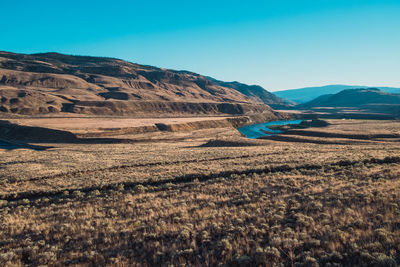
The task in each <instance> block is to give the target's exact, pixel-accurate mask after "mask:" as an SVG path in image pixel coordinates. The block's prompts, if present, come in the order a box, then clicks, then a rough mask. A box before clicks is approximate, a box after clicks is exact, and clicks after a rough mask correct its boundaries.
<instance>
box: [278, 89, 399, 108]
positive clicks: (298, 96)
mask: <svg viewBox="0 0 400 267" xmlns="http://www.w3.org/2000/svg"><path fill="white" fill-rule="evenodd" d="M357 88H368V86H358V85H327V86H319V87H305V88H300V89H290V90H283V91H276V92H273V93H274V94H275V95H276V96H278V97H280V98H285V99H288V100H290V101H293V102H296V103H299V104H302V103H306V102H308V101H311V100H313V99H315V98H317V97H319V96H322V95H325V94H336V93H339V92H340V91H343V90H345V89H357ZM376 88H377V89H380V90H382V91H384V92H387V93H398V94H400V88H393V87H376Z"/></svg>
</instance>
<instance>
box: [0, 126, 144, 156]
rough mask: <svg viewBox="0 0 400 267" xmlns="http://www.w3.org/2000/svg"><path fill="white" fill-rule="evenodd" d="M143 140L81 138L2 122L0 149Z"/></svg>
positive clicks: (35, 148)
mask: <svg viewBox="0 0 400 267" xmlns="http://www.w3.org/2000/svg"><path fill="white" fill-rule="evenodd" d="M142 141H143V140H141V141H139V140H132V139H121V138H101V137H93V138H92V137H91V138H79V137H77V136H76V135H75V134H73V133H71V132H68V131H62V130H54V129H49V128H44V127H32V126H24V125H18V124H14V123H11V122H9V121H5V120H0V149H7V150H13V149H20V148H26V149H33V150H38V151H40V150H46V149H48V148H52V147H51V146H40V145H31V144H29V143H35V144H40V143H43V144H48V143H60V144H121V143H135V142H142Z"/></svg>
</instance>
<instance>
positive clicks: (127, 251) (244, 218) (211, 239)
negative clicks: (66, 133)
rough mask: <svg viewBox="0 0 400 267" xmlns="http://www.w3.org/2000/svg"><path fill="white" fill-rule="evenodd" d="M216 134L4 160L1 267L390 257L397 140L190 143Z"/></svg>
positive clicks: (398, 189)
mask: <svg viewBox="0 0 400 267" xmlns="http://www.w3.org/2000/svg"><path fill="white" fill-rule="evenodd" d="M366 124H368V125H367V126H365V125H363V124H354V125H353V126H352V128H351V131H353V132H358V133H360V134H361V131H364V129H365V128H368V127H370V128H371V131H376V132H380V130H379V129H376V128H374V127H384V128H385V129H384V130H383V132H385V131H391V130H396V131H397V129H398V128H399V123H396V122H392V125H391V124H389V123H387V122H383V123H382V124H379V122H369V123H368V122H366ZM370 124H371V125H370ZM357 125H361V126H362V127H361V126H360V128H358V126H357ZM334 127H338V130H339V128H340V127H339V126H338V125H335V126H334ZM343 127H344V128H343V129H342V131H345V130H347V128H346V127H348V129H349V128H350V126H349V125H347V124H344V126H343ZM217 132H218V134H220V140H229V136H232V135H233V134H234V133H233V132H232V130H230V129H225V130H224V131H221V130H218V129H213V130H207V131H199V132H196V134H195V135H193V136H196V138H193V137H192V138H191V139H188V138H183V139H182V140H180V141H174V142H160V143H143V144H114V145H113V144H102V145H96V144H93V145H77V144H70V145H67V144H66V145H56V148H52V149H48V150H46V151H40V152H39V151H28V150H11V151H3V152H1V154H0V156H1V157H0V165H1V167H2V168H1V169H0V175H1V177H2V178H1V180H0V182H1V189H0V199H1V200H0V216H1V219H2V220H1V224H0V240H1V241H0V265H9V266H14V265H105V264H109V265H144V266H155V265H161V266H167V265H171V264H173V265H175V266H176V265H194V266H204V265H213V266H214V265H219V264H221V265H226V266H249V265H252V266H275V265H283V266H294V265H296V266H319V265H320V266H396V264H399V263H400V238H399V237H400V179H399V178H400V146H399V143H398V142H393V141H388V140H380V141H375V142H367V143H365V144H351V143H349V144H346V145H343V144H341V145H335V144H326V145H318V144H305V143H296V144H294V143H292V142H281V141H273V140H262V141H260V142H259V141H255V142H256V143H257V144H258V145H257V146H240V147H236V146H224V147H220V146H215V147H205V146H204V147H201V146H200V145H201V144H204V143H206V142H207V136H208V140H210V138H211V137H210V134H211V133H214V134H216V133H217ZM177 135H179V133H171V136H175V137H176V136H177ZM212 138H214V137H212ZM237 138H239V137H238V136H236V137H235V138H234V139H233V138H231V139H230V140H231V142H236V141H238V140H239V141H240V142H246V140H245V139H240V138H239V139H237ZM226 142H229V141H226Z"/></svg>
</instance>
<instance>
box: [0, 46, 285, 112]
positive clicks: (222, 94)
mask: <svg viewBox="0 0 400 267" xmlns="http://www.w3.org/2000/svg"><path fill="white" fill-rule="evenodd" d="M257 90H258V89H257ZM265 94H266V96H265V97H259V98H256V97H253V96H252V95H250V94H247V93H243V92H242V91H241V90H239V89H238V88H236V87H235V86H230V85H229V84H228V83H227V84H220V83H218V82H215V81H213V80H211V79H209V78H206V77H204V76H201V75H199V74H196V73H192V72H187V71H174V70H167V69H161V68H156V67H151V66H144V65H139V64H134V63H130V62H126V61H123V60H119V59H114V58H101V57H88V56H70V55H63V54H58V53H44V54H31V55H26V54H15V53H9V52H0V99H1V103H0V111H2V112H10V113H17V114H44V113H53V112H71V113H81V114H95V115H158V116H163V115H165V114H251V113H260V112H271V109H270V108H269V107H268V106H267V105H266V104H273V103H275V102H277V104H280V100H279V99H278V98H276V97H275V96H273V95H271V94H269V93H268V92H266V91H265Z"/></svg>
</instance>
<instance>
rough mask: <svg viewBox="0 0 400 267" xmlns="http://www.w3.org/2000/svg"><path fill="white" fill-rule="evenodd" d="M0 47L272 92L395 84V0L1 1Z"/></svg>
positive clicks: (399, 24)
mask: <svg viewBox="0 0 400 267" xmlns="http://www.w3.org/2000/svg"><path fill="white" fill-rule="evenodd" d="M1 6H2V15H1V16H0V26H1V27H0V29H1V34H0V50H4V51H12V52H19V53H36V52H50V51H52V52H61V53H68V54H75V55H93V56H109V57H117V58H121V59H125V60H128V61H132V62H136V63H140V64H147V65H154V66H158V67H164V68H172V69H178V70H190V71H194V72H197V73H200V74H204V75H209V76H212V77H215V78H217V79H221V80H225V81H233V80H237V81H240V82H244V83H249V84H259V85H261V86H263V87H264V88H266V89H268V90H271V91H275V90H283V89H290V88H299V87H304V86H318V85H326V84H357V85H370V86H378V85H379V86H394V87H400V75H399V74H400V73H399V72H400V15H399V14H400V1H399V0H396V1H389V0H387V1H385V0H381V1H369V0H362V1H361V0H359V1H356V0H347V1H344V0H334V1H333V0H313V1H306V0H303V1H300V0H298V1H295V0H292V1H289V0H274V1H267V0H266V1H251V0H248V1H235V0H231V1H225V0H221V1H218V0H214V1H209V0H203V1H188V0H186V1H177V0H175V1H174V0H170V1H143V0H141V1H135V0H133V1H118V0H114V1H102V0H98V1H90V0H87V1H82V0H81V1H76V0H69V1H63V0H59V1H54V0H53V1H50V0H36V1H24V0H20V1H14V0H13V1H11V0H2V3H1Z"/></svg>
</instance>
